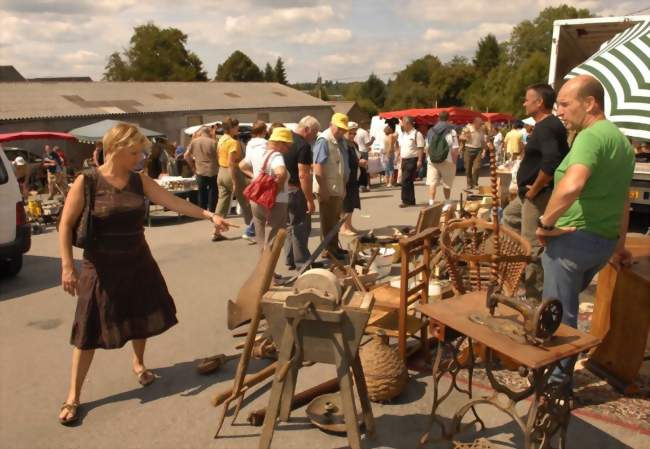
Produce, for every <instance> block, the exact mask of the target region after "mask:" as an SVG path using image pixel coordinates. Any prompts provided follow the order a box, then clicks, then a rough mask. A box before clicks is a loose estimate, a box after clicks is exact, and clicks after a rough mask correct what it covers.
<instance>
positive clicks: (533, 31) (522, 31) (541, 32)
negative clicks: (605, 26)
mask: <svg viewBox="0 0 650 449" xmlns="http://www.w3.org/2000/svg"><path fill="white" fill-rule="evenodd" d="M584 17H592V15H591V13H590V12H589V10H588V9H576V8H574V7H573V6H568V5H560V6H556V7H552V6H551V7H548V8H545V9H544V10H542V11H541V12H540V13H539V15H538V16H537V17H536V18H535V19H534V20H532V21H530V20H524V21H523V22H521V23H519V25H517V26H515V27H514V29H513V30H512V33H511V35H510V56H511V58H512V62H513V63H515V64H517V63H520V62H522V61H523V60H524V59H526V58H527V57H528V56H529V55H530V54H532V53H534V52H537V51H539V52H542V53H544V54H546V55H547V56H550V54H551V40H552V38H553V22H554V21H555V20H562V19H579V18H584Z"/></svg>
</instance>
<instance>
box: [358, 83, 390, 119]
mask: <svg viewBox="0 0 650 449" xmlns="http://www.w3.org/2000/svg"><path fill="white" fill-rule="evenodd" d="M358 96H359V97H358V99H357V100H359V99H362V98H365V99H368V100H369V101H370V102H371V103H372V105H374V109H375V112H376V110H377V108H382V107H383V106H384V102H385V101H386V84H385V83H384V82H383V81H382V80H381V79H379V78H378V77H377V76H376V75H375V74H374V73H371V74H370V76H369V77H368V79H367V80H366V81H365V82H363V83H361V85H360V86H359V91H358ZM357 103H358V104H359V105H360V106H361V103H360V102H359V101H357ZM364 109H365V108H364ZM368 112H369V113H370V111H368ZM373 115H374V114H373Z"/></svg>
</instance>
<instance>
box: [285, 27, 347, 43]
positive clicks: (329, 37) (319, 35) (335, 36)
mask: <svg viewBox="0 0 650 449" xmlns="http://www.w3.org/2000/svg"><path fill="white" fill-rule="evenodd" d="M351 37H352V31H350V30H347V29H345V28H327V29H325V30H321V29H316V30H313V31H310V32H308V33H301V34H296V35H293V36H289V39H288V41H289V42H292V43H295V44H304V45H329V44H341V43H343V42H347V41H349V40H350V38H351Z"/></svg>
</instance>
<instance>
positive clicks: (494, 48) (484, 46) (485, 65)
mask: <svg viewBox="0 0 650 449" xmlns="http://www.w3.org/2000/svg"><path fill="white" fill-rule="evenodd" d="M500 52H501V49H500V48H499V43H498V42H497V38H496V37H495V36H494V34H491V33H490V34H488V35H487V36H485V37H483V38H481V39H480V40H479V41H478V48H477V49H476V53H475V55H474V60H473V61H472V62H473V63H474V67H476V70H477V71H478V72H479V73H480V74H482V75H486V74H487V73H488V72H489V71H490V70H492V69H493V68H495V67H496V66H498V65H499V56H500Z"/></svg>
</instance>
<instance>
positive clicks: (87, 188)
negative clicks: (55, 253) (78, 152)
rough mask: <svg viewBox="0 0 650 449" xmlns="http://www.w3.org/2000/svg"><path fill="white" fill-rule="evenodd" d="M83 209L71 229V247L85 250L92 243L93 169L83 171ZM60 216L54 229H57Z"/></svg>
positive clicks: (94, 181) (94, 183) (95, 173)
mask: <svg viewBox="0 0 650 449" xmlns="http://www.w3.org/2000/svg"><path fill="white" fill-rule="evenodd" d="M82 176H83V177H84V207H83V210H82V211H81V215H80V216H79V219H78V220H77V223H75V225H74V226H73V228H72V245H73V246H76V247H77V248H82V249H85V248H87V247H88V246H89V243H90V242H91V241H93V239H94V235H93V209H94V208H95V188H96V185H97V171H96V170H95V169H94V168H91V169H87V170H84V171H83V172H82ZM60 223H61V214H60V215H59V222H58V223H57V225H56V228H57V229H59V224H60Z"/></svg>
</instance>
